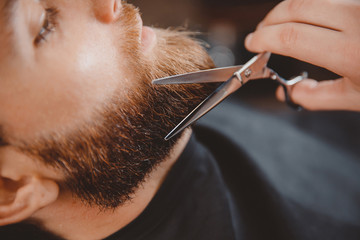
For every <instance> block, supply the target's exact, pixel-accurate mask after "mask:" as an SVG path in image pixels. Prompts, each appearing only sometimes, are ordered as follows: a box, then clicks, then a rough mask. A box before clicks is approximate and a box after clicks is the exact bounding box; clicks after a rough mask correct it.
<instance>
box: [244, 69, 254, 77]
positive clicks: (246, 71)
mask: <svg viewBox="0 0 360 240" xmlns="http://www.w3.org/2000/svg"><path fill="white" fill-rule="evenodd" d="M251 74H252V71H251V69H250V68H248V69H246V70H245V77H247V78H249V77H250V76H251Z"/></svg>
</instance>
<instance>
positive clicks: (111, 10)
mask: <svg viewBox="0 0 360 240" xmlns="http://www.w3.org/2000/svg"><path fill="white" fill-rule="evenodd" d="M93 3H94V4H93V5H94V13H95V16H96V18H97V19H98V20H99V21H101V22H103V23H112V22H114V21H116V20H117V19H118V18H119V15H120V11H121V7H122V3H121V0H93Z"/></svg>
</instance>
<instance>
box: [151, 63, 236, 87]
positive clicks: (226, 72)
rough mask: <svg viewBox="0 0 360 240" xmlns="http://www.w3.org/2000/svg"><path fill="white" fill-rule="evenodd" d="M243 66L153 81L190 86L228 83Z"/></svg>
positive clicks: (158, 83) (161, 83) (159, 83)
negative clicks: (191, 84)
mask: <svg viewBox="0 0 360 240" xmlns="http://www.w3.org/2000/svg"><path fill="white" fill-rule="evenodd" d="M241 68H242V66H232V67H225V68H215V69H209V70H203V71H199V72H193V73H186V74H180V75H175V76H170V77H165V78H159V79H156V80H154V81H152V83H153V84H157V85H165V84H190V83H210V82H226V81H227V80H228V79H229V77H231V76H232V75H233V74H234V72H236V71H238V70H239V69H241Z"/></svg>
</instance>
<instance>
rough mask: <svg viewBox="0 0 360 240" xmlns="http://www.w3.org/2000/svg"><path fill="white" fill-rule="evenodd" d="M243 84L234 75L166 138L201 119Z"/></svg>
mask: <svg viewBox="0 0 360 240" xmlns="http://www.w3.org/2000/svg"><path fill="white" fill-rule="evenodd" d="M241 86H242V84H241V83H240V81H239V80H238V79H237V78H236V77H235V76H232V77H231V78H230V79H228V81H226V82H225V83H223V84H221V85H220V86H219V87H218V88H217V89H216V90H215V92H213V93H212V94H211V95H210V96H209V97H207V98H206V99H205V100H204V101H203V102H202V103H200V104H199V105H198V106H197V107H196V108H195V109H194V110H193V111H192V112H191V113H190V114H189V115H188V116H187V117H185V118H184V119H183V120H182V121H181V122H180V123H179V124H178V125H177V126H176V127H175V128H174V129H173V130H172V131H171V132H170V133H169V134H168V135H167V136H166V137H165V140H169V139H170V138H172V137H173V136H175V135H177V134H178V133H179V132H181V131H182V130H184V129H185V128H187V127H188V126H190V125H191V124H193V123H194V122H196V121H197V120H199V119H200V118H201V117H202V116H204V115H205V114H206V113H208V112H209V111H210V110H211V109H213V108H214V107H216V106H217V105H218V104H219V103H220V102H222V101H223V100H224V99H225V98H227V97H228V96H229V95H230V94H232V93H233V92H235V91H236V90H238V89H239V88H240V87H241Z"/></svg>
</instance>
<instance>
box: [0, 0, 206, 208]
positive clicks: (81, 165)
mask: <svg viewBox="0 0 360 240" xmlns="http://www.w3.org/2000/svg"><path fill="white" fill-rule="evenodd" d="M104 2H108V1H100V0H81V1H80V0H77V1H68V0H51V1H50V0H48V1H47V0H44V1H36V0H19V1H16V0H11V1H6V0H1V2H0V11H2V12H1V14H0V16H1V17H0V33H1V35H0V44H1V46H2V47H1V48H0V113H1V114H0V133H1V136H2V139H1V140H0V145H3V147H2V149H1V151H2V153H3V152H4V151H7V150H8V149H14V148H15V149H17V150H19V151H20V152H21V153H22V154H23V155H24V156H26V157H29V159H30V158H32V160H31V161H33V159H34V161H38V160H40V162H41V163H43V164H44V165H45V166H50V167H51V168H53V169H56V170H57V171H58V172H59V173H60V184H62V185H61V186H62V187H63V190H64V191H66V190H70V191H72V192H73V193H74V194H75V195H76V196H78V197H79V198H81V199H82V200H83V201H85V202H87V203H89V204H93V203H95V204H97V205H99V206H101V207H105V208H108V207H110V208H112V207H117V206H118V205H120V204H121V203H123V202H124V201H126V200H127V199H129V198H130V195H131V194H132V193H134V191H135V189H136V188H137V186H138V185H139V184H140V183H141V182H142V181H144V179H145V177H146V176H147V174H148V173H149V172H150V171H151V170H152V169H153V168H154V167H155V166H156V164H158V163H159V162H160V161H161V160H163V159H164V158H165V157H166V156H167V155H168V153H169V151H170V149H171V148H172V147H173V145H174V143H175V140H176V139H175V140H173V141H170V142H165V141H164V140H163V137H164V136H165V134H166V133H167V132H168V131H169V130H170V129H171V128H172V127H173V126H174V125H175V124H176V123H177V122H179V121H180V120H181V119H182V118H183V117H184V116H185V115H186V114H187V113H188V112H189V111H190V110H191V109H192V108H193V107H194V106H195V105H197V104H198V103H199V102H200V101H201V100H202V99H203V98H204V97H205V96H206V95H207V94H208V93H209V92H210V91H211V90H212V88H207V87H201V86H191V87H172V88H164V87H162V88H155V87H153V86H152V85H151V80H152V79H154V78H158V77H164V76H167V75H172V74H179V73H184V72H190V71H195V70H199V69H206V68H209V67H211V66H212V62H211V60H210V59H209V58H208V56H207V55H206V54H205V53H204V52H203V50H202V49H201V47H200V46H199V45H198V44H197V43H196V42H194V41H192V40H191V39H189V38H188V37H187V36H185V34H183V33H176V32H170V31H162V30H155V33H156V35H155V33H154V32H153V31H152V30H149V29H148V28H143V27H142V22H141V19H140V17H139V14H138V12H137V10H135V9H134V8H133V7H132V6H130V5H127V4H124V3H122V4H121V3H119V4H115V5H114V7H115V8H116V9H115V12H117V13H118V15H116V14H115V16H116V17H115V18H111V17H109V16H106V15H104V12H102V11H101V10H102V9H103V6H102V5H103V4H104ZM111 2H113V1H111ZM5 9H6V10H5ZM105 12H106V11H105ZM2 155H3V156H6V154H2ZM0 161H1V159H0ZM29 161H30V160H29Z"/></svg>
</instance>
